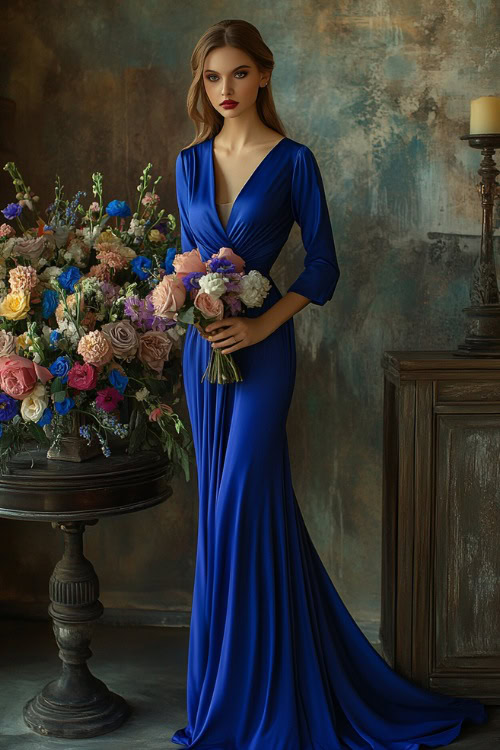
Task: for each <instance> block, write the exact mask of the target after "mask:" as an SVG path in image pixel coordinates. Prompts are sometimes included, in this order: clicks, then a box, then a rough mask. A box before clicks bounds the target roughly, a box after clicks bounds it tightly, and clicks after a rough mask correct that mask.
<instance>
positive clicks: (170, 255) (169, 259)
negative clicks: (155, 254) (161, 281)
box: [163, 247, 177, 273]
mask: <svg viewBox="0 0 500 750" xmlns="http://www.w3.org/2000/svg"><path fill="white" fill-rule="evenodd" d="M176 255H177V250H176V248H175V247H169V248H168V250H167V254H166V256H165V263H164V264H163V266H164V268H165V271H166V272H167V273H175V268H174V264H173V260H174V258H175V256H176Z"/></svg>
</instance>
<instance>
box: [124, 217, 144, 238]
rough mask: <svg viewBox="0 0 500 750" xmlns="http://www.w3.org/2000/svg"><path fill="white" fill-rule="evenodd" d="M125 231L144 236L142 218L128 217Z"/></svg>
mask: <svg viewBox="0 0 500 750" xmlns="http://www.w3.org/2000/svg"><path fill="white" fill-rule="evenodd" d="M141 221H142V223H141ZM127 232H128V234H133V235H134V237H144V219H134V218H132V219H130V225H129V228H128V229H127Z"/></svg>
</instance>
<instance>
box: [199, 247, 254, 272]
mask: <svg viewBox="0 0 500 750" xmlns="http://www.w3.org/2000/svg"><path fill="white" fill-rule="evenodd" d="M212 258H225V259H226V260H228V261H229V262H230V263H233V264H234V267H235V268H236V270H237V272H238V273H241V271H243V269H244V267H245V261H244V260H243V258H242V257H241V255H236V253H235V252H233V250H232V249H231V248H230V247H221V248H220V250H219V252H218V253H213V254H212ZM205 270H206V269H205Z"/></svg>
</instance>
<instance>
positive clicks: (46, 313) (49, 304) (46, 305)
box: [42, 289, 59, 319]
mask: <svg viewBox="0 0 500 750" xmlns="http://www.w3.org/2000/svg"><path fill="white" fill-rule="evenodd" d="M58 304H59V296H58V294H57V292H56V290H55V289H44V291H43V293H42V315H43V317H44V318H45V319H47V318H50V316H51V315H52V314H53V312H54V311H55V309H56V307H57V305H58Z"/></svg>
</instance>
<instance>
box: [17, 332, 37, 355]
mask: <svg viewBox="0 0 500 750" xmlns="http://www.w3.org/2000/svg"><path fill="white" fill-rule="evenodd" d="M32 344H33V341H32V340H31V338H30V337H29V336H28V333H27V332H25V333H21V334H20V335H19V336H18V337H17V341H16V354H19V350H20V349H27V348H28V346H31V345H32Z"/></svg>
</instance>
